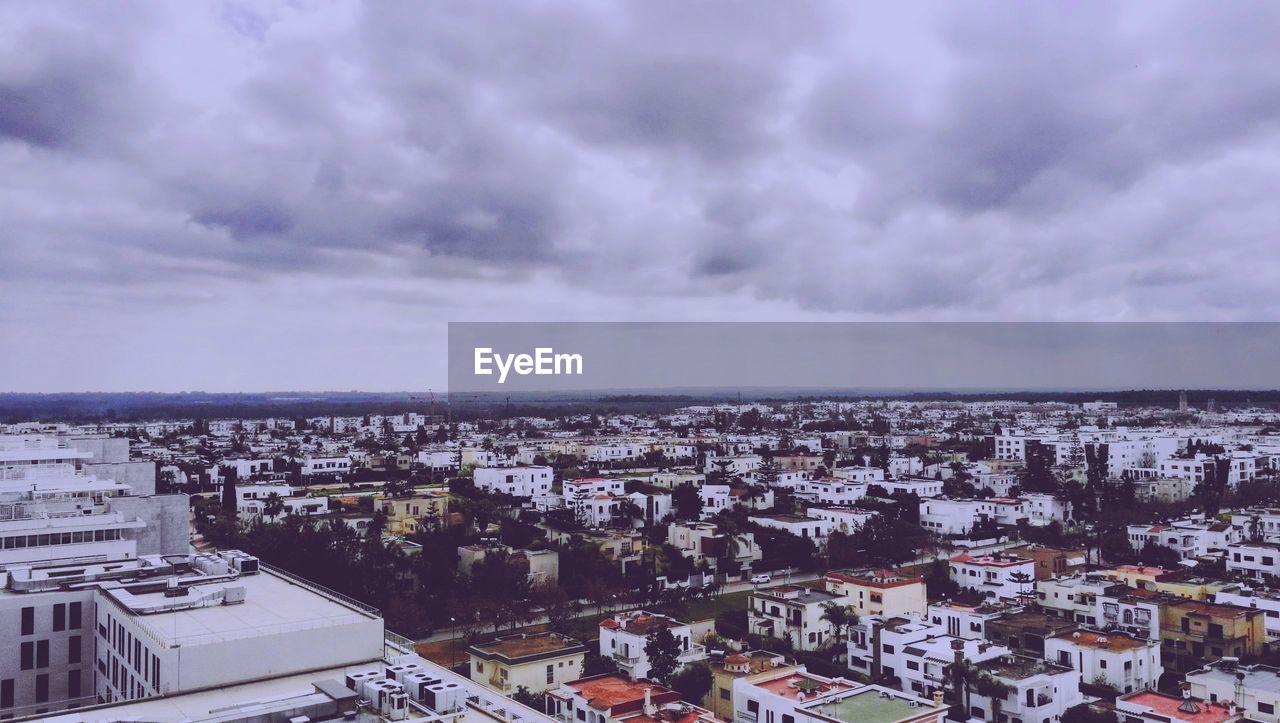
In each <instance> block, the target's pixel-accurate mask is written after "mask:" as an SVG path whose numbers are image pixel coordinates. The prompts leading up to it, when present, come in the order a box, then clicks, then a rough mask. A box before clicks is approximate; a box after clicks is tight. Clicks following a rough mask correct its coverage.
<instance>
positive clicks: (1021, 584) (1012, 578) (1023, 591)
mask: <svg viewBox="0 0 1280 723" xmlns="http://www.w3.org/2000/svg"><path fill="white" fill-rule="evenodd" d="M1009 582H1012V583H1014V584H1016V585H1017V586H1018V602H1020V603H1022V604H1023V605H1026V604H1027V601H1028V600H1030V598H1031V593H1030V592H1028V591H1027V586H1028V585H1031V584H1032V583H1034V582H1035V578H1033V577H1031V576H1030V575H1028V574H1027V573H1025V572H1014V573H1010V574H1009Z"/></svg>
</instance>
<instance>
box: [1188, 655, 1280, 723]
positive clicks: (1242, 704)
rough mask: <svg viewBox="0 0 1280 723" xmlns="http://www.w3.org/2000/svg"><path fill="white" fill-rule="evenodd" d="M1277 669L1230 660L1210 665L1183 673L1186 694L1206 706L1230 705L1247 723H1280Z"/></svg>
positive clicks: (1279, 693)
mask: <svg viewBox="0 0 1280 723" xmlns="http://www.w3.org/2000/svg"><path fill="white" fill-rule="evenodd" d="M1277 681H1280V668H1276V667H1273V666H1270V665H1240V664H1239V663H1238V662H1237V661H1234V660H1221V661H1218V662H1216V663H1210V664H1209V665H1206V666H1204V667H1203V668H1200V669H1198V670H1193V671H1190V672H1189V673H1187V689H1188V692H1189V693H1190V694H1191V695H1192V696H1194V697H1195V698H1198V699H1200V700H1204V701H1208V702H1210V703H1218V704H1231V705H1234V706H1235V710H1236V711H1237V712H1239V713H1242V714H1244V715H1245V716H1247V717H1248V719H1249V720H1253V721H1261V722H1262V723H1280V682H1277Z"/></svg>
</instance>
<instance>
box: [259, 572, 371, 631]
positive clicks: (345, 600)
mask: <svg viewBox="0 0 1280 723" xmlns="http://www.w3.org/2000/svg"><path fill="white" fill-rule="evenodd" d="M258 567H259V568H260V569H262V570H264V571H266V572H270V573H271V574H272V575H275V576H277V577H282V578H284V579H286V580H288V581H289V582H291V583H293V584H295V585H297V586H299V587H304V588H306V589H308V590H310V591H312V592H314V593H318V594H320V595H324V596H326V597H328V598H331V599H333V600H336V601H337V602H340V603H342V604H344V605H347V606H349V607H353V608H356V609H357V610H361V611H363V612H366V613H368V614H370V615H373V616H374V617H379V618H380V617H382V611H381V610H379V609H378V608H376V607H374V606H372V605H368V604H366V603H362V602H360V601H359V600H356V599H355V598H353V597H349V596H347V595H343V594H342V593H340V592H337V591H335V590H330V589H329V588H327V587H325V586H324V585H320V584H319V583H314V582H312V581H310V580H308V579H306V578H305V577H301V576H299V575H295V574H293V573H292V572H289V571H288V570H284V569H281V568H278V567H276V566H275V565H268V564H267V563H265V562H262V561H259V562H258Z"/></svg>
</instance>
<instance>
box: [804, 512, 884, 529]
mask: <svg viewBox="0 0 1280 723" xmlns="http://www.w3.org/2000/svg"><path fill="white" fill-rule="evenodd" d="M805 514H806V515H807V516H809V517H812V518H814V519H816V520H826V521H827V522H830V523H831V531H832V532H840V533H843V534H846V535H849V534H853V533H854V532H857V531H858V530H860V529H862V526H863V525H865V524H867V521H868V520H870V519H871V518H872V517H875V516H876V515H878V514H880V513H879V512H876V511H875V510H863V509H859V508H857V507H810V508H809V509H807V510H805Z"/></svg>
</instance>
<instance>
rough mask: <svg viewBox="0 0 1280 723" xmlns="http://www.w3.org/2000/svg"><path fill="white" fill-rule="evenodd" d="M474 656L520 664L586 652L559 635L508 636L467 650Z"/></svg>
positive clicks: (580, 646) (581, 647)
mask: <svg viewBox="0 0 1280 723" xmlns="http://www.w3.org/2000/svg"><path fill="white" fill-rule="evenodd" d="M467 650H468V652H470V653H472V654H473V655H478V656H480V657H483V658H486V659H493V658H504V659H506V660H510V661H514V662H518V661H521V660H525V659H529V658H534V659H536V658H541V657H556V656H559V655H572V654H575V653H581V652H585V651H586V646H584V645H583V644H582V643H580V642H578V641H577V640H574V639H573V638H568V637H565V636H563V635H559V634H557V633H544V634H541V635H508V636H507V637H505V638H499V639H497V640H493V641H490V642H487V643H479V644H476V645H472V646H471V647H470V648H468V649H467Z"/></svg>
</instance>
